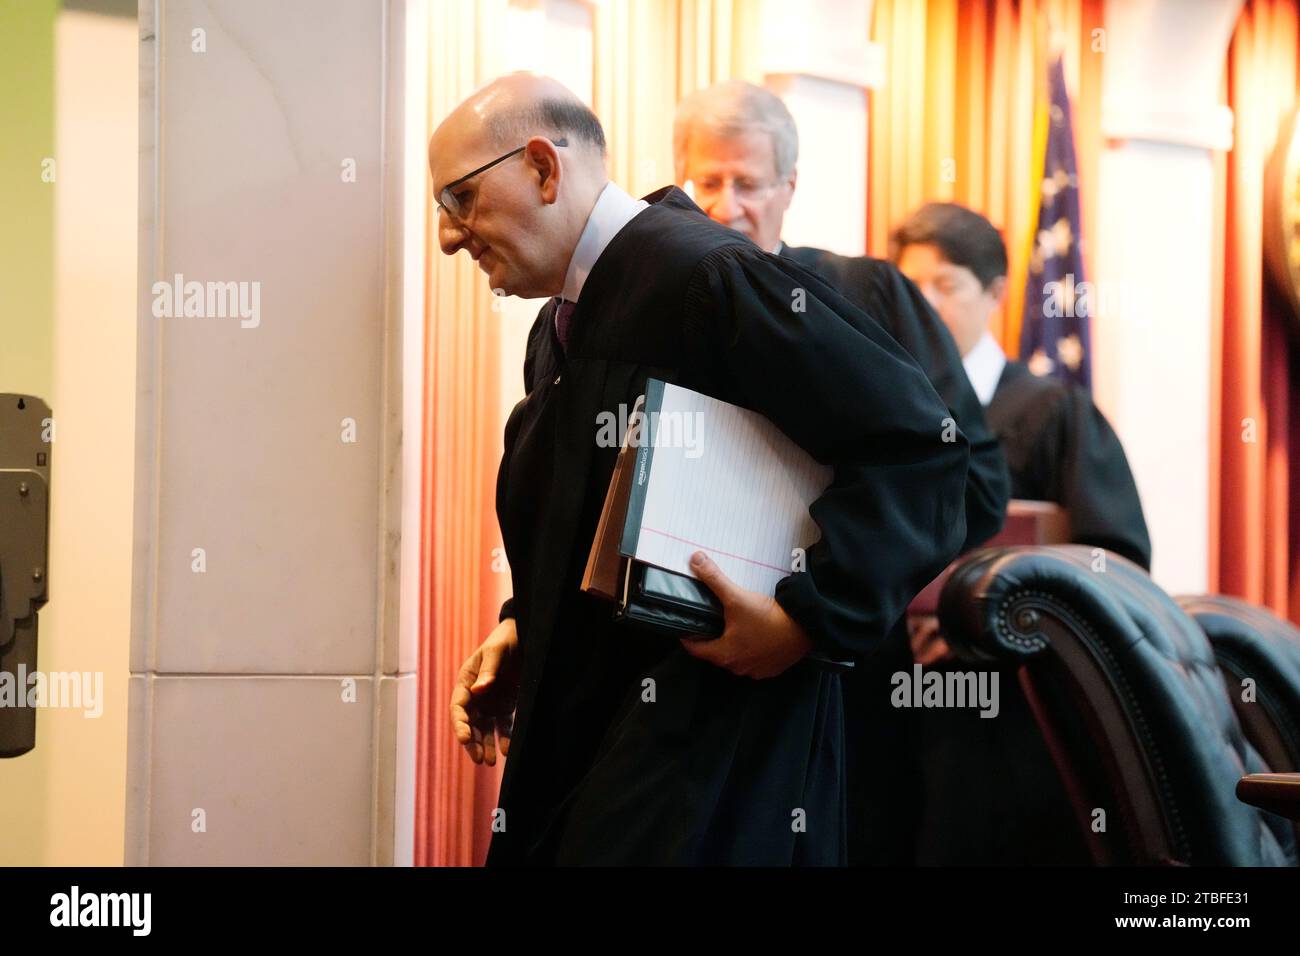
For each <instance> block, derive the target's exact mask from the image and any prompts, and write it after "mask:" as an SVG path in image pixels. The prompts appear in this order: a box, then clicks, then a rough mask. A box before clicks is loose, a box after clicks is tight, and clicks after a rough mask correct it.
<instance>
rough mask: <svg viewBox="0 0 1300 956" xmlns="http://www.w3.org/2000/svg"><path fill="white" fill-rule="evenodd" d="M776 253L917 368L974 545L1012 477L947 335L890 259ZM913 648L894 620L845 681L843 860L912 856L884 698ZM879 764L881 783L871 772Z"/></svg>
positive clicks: (901, 729) (1001, 505)
mask: <svg viewBox="0 0 1300 956" xmlns="http://www.w3.org/2000/svg"><path fill="white" fill-rule="evenodd" d="M781 255H783V256H788V257H789V258H791V259H794V260H795V261H796V262H798V263H800V264H802V265H805V266H807V267H808V268H809V269H811V270H812V271H814V272H816V273H817V274H818V275H821V276H822V277H824V278H825V279H826V281H827V282H828V283H830V284H831V285H832V286H834V287H835V289H836V290H837V291H839V292H840V293H841V294H842V295H843V296H844V297H845V298H846V299H848V300H849V301H850V302H852V303H853V304H854V305H856V306H858V308H860V309H862V310H863V312H865V313H866V314H867V315H869V316H871V318H872V319H874V320H875V321H877V322H878V323H880V325H881V326H883V327H884V328H885V330H886V331H888V332H889V334H890V335H891V336H893V338H894V340H895V341H896V342H898V344H899V345H901V346H902V347H903V348H904V349H906V350H907V353H908V354H909V355H911V356H912V358H914V359H916V361H917V364H918V365H920V366H921V368H922V369H923V370H924V371H925V374H926V377H927V378H928V379H929V380H930V384H931V385H933V386H934V389H935V391H936V392H938V394H939V397H940V398H942V399H943V401H944V404H945V405H947V406H948V410H949V412H950V413H951V414H952V417H953V419H954V420H955V421H956V422H957V425H958V427H960V428H961V430H962V432H963V434H965V435H966V437H967V438H968V439H969V440H970V443H971V460H970V471H969V473H968V474H967V477H966V540H965V542H964V543H963V546H962V550H963V551H967V550H970V549H971V548H975V547H978V546H979V545H981V544H983V543H984V542H985V541H987V540H988V539H989V538H991V537H992V536H993V535H994V534H996V533H997V532H998V531H999V530H1000V529H1001V528H1002V522H1003V520H1004V519H1005V517H1006V511H1007V499H1008V497H1009V493H1010V487H1011V482H1010V479H1009V477H1008V475H1007V466H1006V462H1005V460H1004V458H1003V456H1002V448H1001V446H1000V445H999V443H998V438H997V435H995V434H994V432H993V429H992V428H990V427H989V425H988V424H987V422H986V421H985V417H984V409H983V408H982V407H981V405H980V401H979V398H978V396H976V394H975V390H974V389H973V388H972V387H971V383H970V380H969V379H968V378H967V377H966V370H965V369H964V368H963V367H962V363H961V353H960V352H958V351H957V343H956V342H955V341H954V340H953V337H952V333H950V332H949V331H948V329H947V327H946V326H945V325H944V324H943V321H942V320H941V319H940V318H939V316H938V314H937V313H936V312H935V311H934V309H933V308H932V307H931V306H930V303H929V302H927V301H926V299H925V296H924V295H922V294H921V290H920V289H918V288H917V287H916V284H915V283H913V282H912V281H911V280H910V279H908V278H907V277H906V276H905V275H903V274H902V273H901V272H899V271H898V269H897V268H895V267H894V265H893V264H892V263H889V262H885V261H884V260H881V259H873V258H871V257H869V256H841V255H837V254H836V253H833V252H828V251H826V250H825V249H815V248H812V247H810V246H799V247H794V248H784V249H782V250H781ZM911 666H912V650H911V646H910V643H909V641H908V635H907V627H906V623H905V622H903V621H900V622H899V624H898V625H897V627H895V629H894V631H893V632H892V633H891V634H890V635H889V638H888V639H887V640H886V642H885V643H884V645H883V646H882V647H881V649H880V650H879V651H878V652H877V653H876V655H874V656H873V657H872V658H871V659H870V660H869V661H867V662H866V664H865V665H864V666H863V667H860V668H857V669H856V670H855V671H854V672H853V673H852V674H849V675H846V676H845V678H844V681H843V683H844V710H845V725H846V738H847V744H848V746H847V771H848V786H849V862H850V864H864V865H881V864H892V865H903V864H910V863H912V862H913V861H914V859H915V850H916V845H917V842H918V840H919V838H920V834H919V830H920V826H921V821H922V812H923V785H922V774H921V760H920V752H921V729H920V728H921V723H920V715H919V713H918V712H917V711H916V710H913V709H910V708H897V707H894V706H893V705H892V704H891V693H892V691H893V684H892V678H893V675H894V674H895V673H898V672H900V671H901V672H904V673H908V672H910V669H911ZM885 767H888V768H889V770H888V773H889V776H890V786H889V787H888V788H887V789H882V788H881V787H880V785H879V776H880V774H881V770H882V768H885Z"/></svg>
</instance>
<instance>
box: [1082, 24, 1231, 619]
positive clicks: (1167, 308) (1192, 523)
mask: <svg viewBox="0 0 1300 956" xmlns="http://www.w3.org/2000/svg"><path fill="white" fill-rule="evenodd" d="M1240 7H1241V0H1109V2H1108V3H1107V4H1106V18H1105V23H1106V37H1105V39H1106V51H1105V61H1104V63H1105V67H1104V69H1105V73H1104V87H1103V99H1102V132H1103V133H1104V134H1105V135H1106V137H1107V141H1106V148H1105V151H1104V152H1103V153H1102V157H1101V164H1100V180H1101V181H1100V183H1099V186H1098V199H1099V202H1098V220H1099V222H1098V235H1097V237H1096V239H1095V243H1094V248H1095V249H1096V250H1097V257H1096V261H1097V271H1098V275H1097V282H1098V285H1099V287H1100V288H1102V289H1104V290H1105V291H1106V292H1107V294H1108V295H1109V296H1110V299H1109V301H1110V302H1111V303H1112V305H1111V307H1109V308H1107V310H1106V311H1105V312H1104V313H1103V314H1101V315H1099V316H1097V317H1096V318H1094V320H1093V333H1094V339H1093V342H1094V349H1095V353H1094V356H1093V368H1094V369H1095V370H1096V381H1095V382H1094V392H1095V394H1096V400H1097V404H1098V406H1099V407H1100V408H1101V409H1102V411H1103V412H1105V414H1106V416H1107V417H1108V418H1109V419H1110V421H1111V423H1112V424H1113V425H1114V427H1115V430H1116V432H1117V433H1118V434H1119V436H1120V439H1121V440H1122V441H1123V443H1124V450H1125V452H1126V454H1127V455H1128V459H1129V464H1130V465H1131V466H1132V469H1133V474H1134V477H1135V478H1136V480H1137V485H1138V492H1139V494H1140V495H1141V497H1142V507H1143V510H1144V511H1145V513H1146V519H1147V527H1148V530H1149V531H1150V533H1151V545H1152V553H1153V563H1152V568H1151V574H1152V577H1153V578H1154V579H1155V581H1156V583H1158V584H1159V585H1160V586H1161V587H1163V588H1164V589H1165V590H1166V591H1168V592H1169V593H1170V594H1180V593H1189V592H1193V593H1199V592H1202V591H1204V590H1205V589H1206V586H1207V584H1208V568H1209V564H1208V561H1209V557H1208V555H1209V467H1210V449H1209V421H1210V417H1209V416H1210V362H1211V359H1212V356H1211V318H1212V302H1211V293H1212V289H1211V276H1212V275H1213V262H1212V257H1213V254H1214V245H1213V242H1214V215H1213V209H1214V167H1213V157H1212V151H1214V150H1222V149H1227V148H1229V147H1230V146H1231V144H1232V116H1231V113H1230V112H1228V110H1227V109H1226V107H1222V106H1220V105H1219V103H1218V92H1219V84H1220V81H1221V79H1222V71H1223V65H1224V63H1225V62H1226V61H1227V49H1228V42H1229V40H1230V38H1231V36H1232V28H1233V25H1234V24H1235V22H1236V18H1237V12H1238V10H1239V9H1240ZM1153 237H1158V241H1153Z"/></svg>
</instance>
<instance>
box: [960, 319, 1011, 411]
mask: <svg viewBox="0 0 1300 956" xmlns="http://www.w3.org/2000/svg"><path fill="white" fill-rule="evenodd" d="M961 364H962V366H963V367H964V368H965V369H966V377H967V378H968V379H970V384H971V388H973V389H975V394H976V395H977V396H978V397H979V400H980V404H981V405H988V403H989V402H991V401H993V393H994V392H996V391H997V390H998V382H999V381H1000V380H1001V378H1002V370H1003V369H1004V368H1006V366H1007V357H1006V354H1005V353H1004V352H1003V351H1002V347H1001V346H1000V345H998V342H997V339H995V338H994V337H993V333H992V332H989V331H988V330H987V329H986V330H985V332H984V334H983V335H982V336H980V340H979V341H978V342H976V343H975V347H974V348H972V349H971V350H970V351H969V352H967V353H966V354H965V355H964V356H963V357H962V360H961Z"/></svg>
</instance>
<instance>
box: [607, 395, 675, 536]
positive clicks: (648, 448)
mask: <svg viewBox="0 0 1300 956" xmlns="http://www.w3.org/2000/svg"><path fill="white" fill-rule="evenodd" d="M663 405H664V383H663V382H661V381H660V380H659V379H657V378H652V379H648V380H647V381H646V384H645V407H644V408H643V409H642V414H643V415H644V416H645V417H644V418H642V420H641V426H640V428H639V429H638V432H639V437H640V439H641V445H640V447H638V448H637V450H636V472H635V473H634V474H633V477H632V489H631V490H630V491H629V492H628V498H627V518H625V519H624V521H623V541H622V543H621V544H620V545H619V549H618V550H619V553H620V554H622V555H624V556H625V557H629V558H633V557H636V545H637V541H638V540H639V539H640V537H641V517H642V515H643V514H644V513H645V498H646V493H647V492H648V491H649V488H650V468H651V467H652V465H653V462H654V444H655V442H654V439H655V434H654V427H655V425H656V424H657V423H658V421H659V412H660V411H661V410H662V409H663Z"/></svg>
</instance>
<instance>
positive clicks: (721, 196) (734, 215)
mask: <svg viewBox="0 0 1300 956" xmlns="http://www.w3.org/2000/svg"><path fill="white" fill-rule="evenodd" d="M709 215H710V216H712V217H713V218H714V219H716V220H717V221H718V222H720V223H723V224H725V225H731V223H733V222H735V221H736V220H737V219H739V218H740V217H741V216H742V215H743V211H742V210H741V208H740V202H739V201H738V200H737V199H736V188H735V186H733V185H732V184H731V183H724V184H723V186H722V187H721V188H720V189H719V190H718V192H717V195H716V197H715V198H714V200H713V205H712V206H710V207H709Z"/></svg>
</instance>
